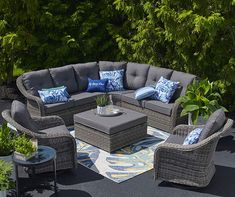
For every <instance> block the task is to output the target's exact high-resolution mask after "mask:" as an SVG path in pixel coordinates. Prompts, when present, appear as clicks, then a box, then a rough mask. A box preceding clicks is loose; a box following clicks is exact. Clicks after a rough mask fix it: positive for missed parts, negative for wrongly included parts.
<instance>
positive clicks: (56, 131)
mask: <svg viewBox="0 0 235 197" xmlns="http://www.w3.org/2000/svg"><path fill="white" fill-rule="evenodd" d="M39 132H40V133H44V134H47V135H50V136H55V137H56V136H57V135H63V134H65V135H67V134H69V130H68V129H67V128H66V126H65V125H60V126H56V127H51V128H48V129H43V130H40V131H39Z"/></svg>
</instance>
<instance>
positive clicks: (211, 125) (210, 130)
mask: <svg viewBox="0 0 235 197" xmlns="http://www.w3.org/2000/svg"><path fill="white" fill-rule="evenodd" d="M225 121H226V117H225V113H224V110H223V109H218V110H216V111H215V112H214V113H213V114H211V115H210V117H209V119H208V120H207V122H206V124H205V127H204V128H203V130H202V133H201V135H200V138H199V141H201V140H203V139H206V138H207V137H209V136H210V135H212V134H214V133H215V132H216V131H218V130H219V129H221V128H222V126H223V125H224V123H225Z"/></svg>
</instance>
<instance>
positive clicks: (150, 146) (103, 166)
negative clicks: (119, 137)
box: [71, 127, 169, 183]
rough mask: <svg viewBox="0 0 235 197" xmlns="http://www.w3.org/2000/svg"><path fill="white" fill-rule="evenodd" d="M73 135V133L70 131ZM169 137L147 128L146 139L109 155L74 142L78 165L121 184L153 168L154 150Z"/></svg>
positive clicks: (83, 143)
mask: <svg viewBox="0 0 235 197" xmlns="http://www.w3.org/2000/svg"><path fill="white" fill-rule="evenodd" d="M71 134H72V135H74V131H71ZM168 137H169V134H168V133H165V132H163V131H160V130H158V129H155V128H152V127H148V137H146V138H145V139H143V140H141V141H140V142H138V143H135V144H132V145H130V146H127V147H124V148H121V149H120V150H117V151H116V152H114V153H112V154H110V153H108V152H105V151H103V150H101V149H99V148H97V147H95V146H92V145H90V144H87V143H85V142H82V141H81V140H76V142H77V153H78V154H77V159H78V163H79V164H82V165H83V166H85V167H87V168H89V169H91V170H93V171H95V172H97V173H99V174H101V175H103V176H105V177H107V178H108V179H110V180H112V181H114V182H116V183H121V182H123V181H126V180H128V179H131V178H133V177H135V176H137V175H139V174H142V173H144V172H146V171H148V170H151V169H152V168H153V155H154V150H155V149H156V148H157V146H158V145H159V144H160V143H163V142H164V141H165V140H166V139H167V138H168Z"/></svg>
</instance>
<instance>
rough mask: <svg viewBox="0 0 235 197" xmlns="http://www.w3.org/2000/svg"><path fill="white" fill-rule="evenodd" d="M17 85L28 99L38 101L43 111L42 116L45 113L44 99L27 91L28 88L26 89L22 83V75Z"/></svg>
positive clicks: (39, 107)
mask: <svg viewBox="0 0 235 197" xmlns="http://www.w3.org/2000/svg"><path fill="white" fill-rule="evenodd" d="M16 85H17V87H18V89H19V90H20V92H21V93H22V94H23V96H24V97H25V98H26V99H28V100H30V101H34V102H36V103H37V106H38V109H39V110H40V112H41V115H42V116H43V115H45V108H44V104H43V102H42V100H41V99H40V98H39V97H37V96H34V95H32V94H30V93H28V92H27V90H26V89H25V87H24V85H23V83H22V76H20V77H18V78H17V80H16Z"/></svg>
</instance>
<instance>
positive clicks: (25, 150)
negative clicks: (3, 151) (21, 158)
mask: <svg viewBox="0 0 235 197" xmlns="http://www.w3.org/2000/svg"><path fill="white" fill-rule="evenodd" d="M15 151H17V152H19V153H21V154H23V155H25V156H26V157H28V156H30V155H31V154H32V153H34V152H35V151H36V147H35V146H34V145H33V142H32V141H31V140H30V139H29V138H27V137H25V135H21V136H18V137H16V139H15Z"/></svg>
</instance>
